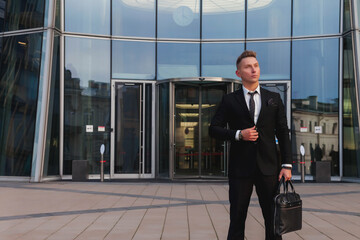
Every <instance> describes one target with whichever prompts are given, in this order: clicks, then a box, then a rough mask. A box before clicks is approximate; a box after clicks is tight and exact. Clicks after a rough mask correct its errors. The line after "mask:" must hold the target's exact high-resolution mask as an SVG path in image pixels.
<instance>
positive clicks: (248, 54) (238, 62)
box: [236, 50, 256, 68]
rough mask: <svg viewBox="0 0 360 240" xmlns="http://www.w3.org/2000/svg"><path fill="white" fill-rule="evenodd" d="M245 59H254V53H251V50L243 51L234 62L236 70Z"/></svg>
mask: <svg viewBox="0 0 360 240" xmlns="http://www.w3.org/2000/svg"><path fill="white" fill-rule="evenodd" d="M247 57H254V58H256V52H254V51H251V50H245V51H244V52H243V53H242V54H241V55H240V56H239V57H238V58H237V60H236V68H239V64H240V62H241V60H243V59H244V58H247Z"/></svg>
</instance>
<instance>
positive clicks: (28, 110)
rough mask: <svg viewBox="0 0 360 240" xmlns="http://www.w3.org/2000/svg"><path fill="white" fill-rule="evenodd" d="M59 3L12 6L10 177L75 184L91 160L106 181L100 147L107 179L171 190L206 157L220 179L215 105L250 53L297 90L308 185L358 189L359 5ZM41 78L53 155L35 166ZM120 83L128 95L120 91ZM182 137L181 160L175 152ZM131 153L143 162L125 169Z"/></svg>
mask: <svg viewBox="0 0 360 240" xmlns="http://www.w3.org/2000/svg"><path fill="white" fill-rule="evenodd" d="M353 3H355V4H353ZM62 4H63V5H62ZM341 4H343V6H341ZM50 5H51V4H50ZM50 5H49V2H47V1H46V0H40V1H33V0H24V1H14V0H0V32H1V34H0V51H1V65H0V72H1V78H0V104H1V105H0V127H1V128H0V129H1V131H0V148H1V151H0V176H27V177H29V176H30V177H33V176H32V174H33V173H34V172H35V171H33V169H32V168H33V167H34V166H38V164H40V165H41V168H40V169H41V173H40V174H41V176H40V179H41V177H48V176H60V177H64V176H68V175H71V174H72V161H73V160H88V163H89V174H93V175H96V176H98V175H99V172H100V161H99V157H100V156H99V147H100V145H101V144H105V146H106V151H105V155H104V157H105V161H106V162H105V173H106V174H108V175H109V178H112V177H114V178H116V177H115V176H114V175H112V174H116V173H126V174H138V175H137V177H138V178H142V177H144V178H147V177H151V178H154V177H165V178H172V177H173V175H174V172H175V175H176V171H177V170H179V169H181V170H186V171H187V170H189V169H185V168H186V167H185V166H190V165H191V164H190V163H189V161H188V160H187V159H190V158H189V156H195V155H196V156H197V157H198V161H197V164H198V165H196V166H195V165H194V169H197V170H199V171H198V172H199V175H201V174H202V173H201V171H202V170H204V173H205V172H206V175H207V176H211V175H212V174H215V175H216V176H220V175H222V174H223V173H224V172H226V166H224V162H225V159H226V156H225V155H224V153H226V143H225V144H223V143H219V144H218V143H214V142H207V135H206V134H204V132H205V130H206V128H207V124H208V122H209V119H211V117H212V114H213V111H212V110H213V108H214V107H215V106H216V104H217V101H219V99H221V96H222V95H223V94H225V93H228V92H230V91H231V90H232V89H234V86H237V83H238V82H237V81H238V79H237V77H236V75H235V70H236V67H235V61H236V58H237V57H238V55H240V53H241V52H242V51H243V50H244V49H248V50H254V51H256V52H257V55H258V61H259V63H260V68H261V78H260V81H261V82H262V83H263V84H265V85H267V86H268V87H270V88H271V87H274V88H276V86H277V85H276V84H278V85H279V84H280V85H281V84H285V85H286V86H288V85H287V84H289V86H290V88H289V89H284V90H279V89H278V90H279V91H287V92H286V93H284V96H290V95H291V97H289V98H288V99H284V100H285V101H287V102H286V103H285V105H286V106H290V107H289V108H288V111H290V113H289V116H290V117H289V122H290V128H291V133H292V145H293V162H294V170H293V173H294V174H295V175H299V174H300V168H299V167H300V165H299V159H300V156H299V151H298V149H299V146H300V145H303V146H304V147H305V151H306V155H305V165H306V174H307V175H309V176H311V175H312V176H315V174H316V173H315V172H314V169H315V166H316V162H318V161H326V162H329V163H330V165H331V175H332V176H333V177H337V176H340V179H341V177H350V178H359V177H360V149H359V147H358V146H359V145H360V142H359V141H360V140H359V139H360V136H359V134H360V133H359V125H360V124H359V122H360V117H359V116H360V115H359V114H360V113H359V102H358V101H359V98H360V96H359V92H360V90H359V84H360V83H359V79H360V74H359V73H360V71H359V69H360V64H359V56H358V50H357V49H360V41H359V39H360V34H359V31H360V28H359V20H358V19H352V18H353V17H356V16H360V14H359V12H360V1H359V0H353V1H350V0H343V1H341V0H292V1H290V0H259V1H250V0H233V1H215V0H201V1H197V0H189V1H176V0H157V1H156V0H146V1H133V0H63V1H60V0H56V1H54V5H53V8H54V9H47V7H46V6H50ZM51 6H52V5H51ZM45 8H46V9H47V10H46V11H45ZM61 9H63V11H61ZM341 10H342V11H343V12H341ZM351 13H357V15H356V14H351ZM61 14H63V15H61ZM45 15H46V16H45ZM52 16H54V18H53V22H52V24H50V25H48V20H49V19H48V18H49V17H52ZM44 22H46V23H47V25H46V28H43V27H44ZM353 23H355V24H353ZM341 24H343V25H342V26H341ZM62 25H63V26H62ZM14 31H17V32H16V33H14ZM46 36H54V37H53V38H52V39H51V41H50V43H51V44H50V45H49V46H52V49H51V48H49V47H43V46H42V42H44V40H45V37H46ZM62 40H63V41H62ZM49 49H51V50H49ZM62 53H63V54H62ZM48 55H49V56H50V57H48V58H46V59H49V60H46V61H45V60H44V59H45V58H44V56H48ZM62 55H63V56H62ZM41 57H42V58H43V59H40V58H41ZM41 60H43V61H41ZM40 69H49V71H50V74H49V76H46V77H47V81H48V83H49V85H47V84H46V85H44V86H48V91H49V96H50V97H49V99H47V100H46V101H47V105H46V106H47V107H48V109H47V110H46V111H45V112H46V119H47V123H46V124H47V125H46V130H45V136H44V138H45V140H44V141H43V142H44V143H43V144H44V152H43V153H39V154H42V155H43V156H44V157H43V159H42V162H36V161H37V160H36V161H35V159H33V158H34V156H33V155H37V154H38V153H37V150H35V151H34V148H35V147H36V146H34V145H36V144H34V136H37V135H38V133H36V132H35V131H36V130H35V129H38V128H39V125H38V124H39V123H40V118H39V116H37V114H36V112H37V108H39V107H42V106H38V103H39V102H40V103H41V102H42V100H41V95H39V99H40V100H39V101H38V93H39V92H40V93H41V92H42V91H43V90H44V89H42V88H43V87H42V86H40V88H41V89H39V86H38V84H39V79H42V78H41V77H43V74H42V72H40ZM40 74H41V76H40ZM184 78H186V79H184ZM211 78H213V79H212V80H211V81H214V82H211V81H210V80H209V81H207V79H211ZM170 79H171V80H170ZM189 79H193V80H191V82H187V83H186V84H185V83H184V82H185V81H189ZM204 79H205V80H204ZM214 79H216V80H214ZM203 81H204V82H203ZM223 81H228V82H227V83H226V84H224V82H223ZM155 84H156V87H155ZM271 84H275V85H274V86H272V85H271ZM115 85H118V86H122V88H121V89H118V90H117V92H116V91H115ZM285 85H284V86H285ZM134 89H135V90H134ZM154 89H157V90H156V91H154ZM111 93H113V94H115V95H116V96H117V97H114V95H113V94H111ZM194 93H197V95H192V94H194ZM206 94H207V95H206ZM180 96H182V97H181V98H180ZM205 96H207V98H206V97H205ZM212 96H215V97H212ZM192 98H194V99H195V100H196V101H195V100H194V99H193V100H194V102H193V103H192V102H191V101H192ZM180 100H181V101H180ZM190 100H191V101H190ZM177 101H178V105H176V104H177ZM120 103H121V104H120ZM137 103H139V104H137ZM179 104H180V105H179ZM181 104H185V105H181ZM39 105H40V104H39ZM154 105H156V108H155V106H154ZM60 106H63V108H62V109H60ZM115 110H116V111H115ZM115 112H116V113H115ZM136 114H137V115H136ZM196 114H198V115H200V114H203V116H201V117H199V116H198V115H196ZM204 114H206V117H205V116H204ZM195 115H196V116H195ZM136 116H137V117H136ZM135 117H136V118H135ZM135 119H136V120H135ZM202 119H206V121H205V120H204V121H203V122H202ZM290 119H291V121H290ZM121 120H123V121H121ZM135 123H136V126H135ZM176 124H178V125H176ZM181 124H182V125H181ZM200 124H202V125H200ZM189 125H192V126H189ZM155 126H156V127H155ZM191 128H193V129H191ZM125 129H127V130H125ZM130 129H133V131H134V133H130ZM179 129H180V130H179ZM126 131H127V132H126ZM176 131H178V132H176ZM195 132H196V134H197V135H196V134H195ZM115 133H116V134H117V135H116V136H117V138H115V137H114V138H113V136H115ZM129 133H130V134H129ZM191 134H193V135H191ZM124 136H130V137H127V141H124V138H125V137H124ZM180 136H182V137H183V142H182V143H181V144H182V150H181V151H182V152H181V153H180V152H179V151H180V150H179V151H177V150H176V149H177V148H176V146H175V145H176V144H175V145H174V143H175V142H176V141H177V140H179V139H177V137H180ZM191 136H192V137H191ZM115 139H116V140H115ZM131 139H133V140H134V141H132V143H131V144H129V142H131ZM191 139H192V140H191ZM194 139H195V140H194ZM135 140H136V141H135ZM115 141H116V142H117V143H118V144H117V145H116V144H115ZM155 141H156V143H157V144H152V143H153V142H155ZM179 141H180V140H179ZM191 141H194V142H191ZM195 141H197V142H195ZM190 143H191V144H190ZM121 144H122V145H121ZM115 145H116V146H115ZM111 146H112V147H111ZM155 146H156V147H155ZM190 146H196V148H197V150H196V151H195V150H193V152H191V151H190ZM206 146H208V147H206ZM214 146H215V147H214ZM206 148H208V149H206ZM129 149H130V150H129ZM179 149H180V146H179ZM33 152H35V153H36V154H33ZM126 154H127V155H126ZM179 154H180V155H181V154H185V155H181V158H180V155H179ZM189 154H190V155H189ZM194 154H195V155H194ZM129 155H131V156H132V157H131V161H130V160H129V161H128V159H127V158H124V157H125V156H129ZM121 157H123V158H121ZM176 157H179V158H178V160H179V161H176ZM180 160H181V161H180ZM35 162H36V163H35ZM180 162H181V164H180ZM127 163H130V165H131V167H130V168H128V166H125V165H126V164H127ZM213 167H215V168H216V169H215V168H214V169H213ZM177 172H179V171H177ZM215 175H213V176H215ZM127 176H128V175H127ZM337 179H338V178H337Z"/></svg>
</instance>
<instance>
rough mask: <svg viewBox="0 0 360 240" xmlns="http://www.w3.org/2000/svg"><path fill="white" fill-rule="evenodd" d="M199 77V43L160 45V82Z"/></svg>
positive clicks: (158, 69)
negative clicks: (170, 79) (168, 79)
mask: <svg viewBox="0 0 360 240" xmlns="http://www.w3.org/2000/svg"><path fill="white" fill-rule="evenodd" d="M197 76H200V44H199V43H163V42H160V43H158V46H157V79H158V80H161V79H166V78H184V77H197Z"/></svg>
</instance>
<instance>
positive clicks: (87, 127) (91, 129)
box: [86, 125, 94, 132]
mask: <svg viewBox="0 0 360 240" xmlns="http://www.w3.org/2000/svg"><path fill="white" fill-rule="evenodd" d="M86 132H94V126H93V125H86Z"/></svg>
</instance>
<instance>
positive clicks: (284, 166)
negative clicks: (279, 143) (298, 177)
mask: <svg viewBox="0 0 360 240" xmlns="http://www.w3.org/2000/svg"><path fill="white" fill-rule="evenodd" d="M281 167H282V168H288V169H292V164H282V165H281Z"/></svg>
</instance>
